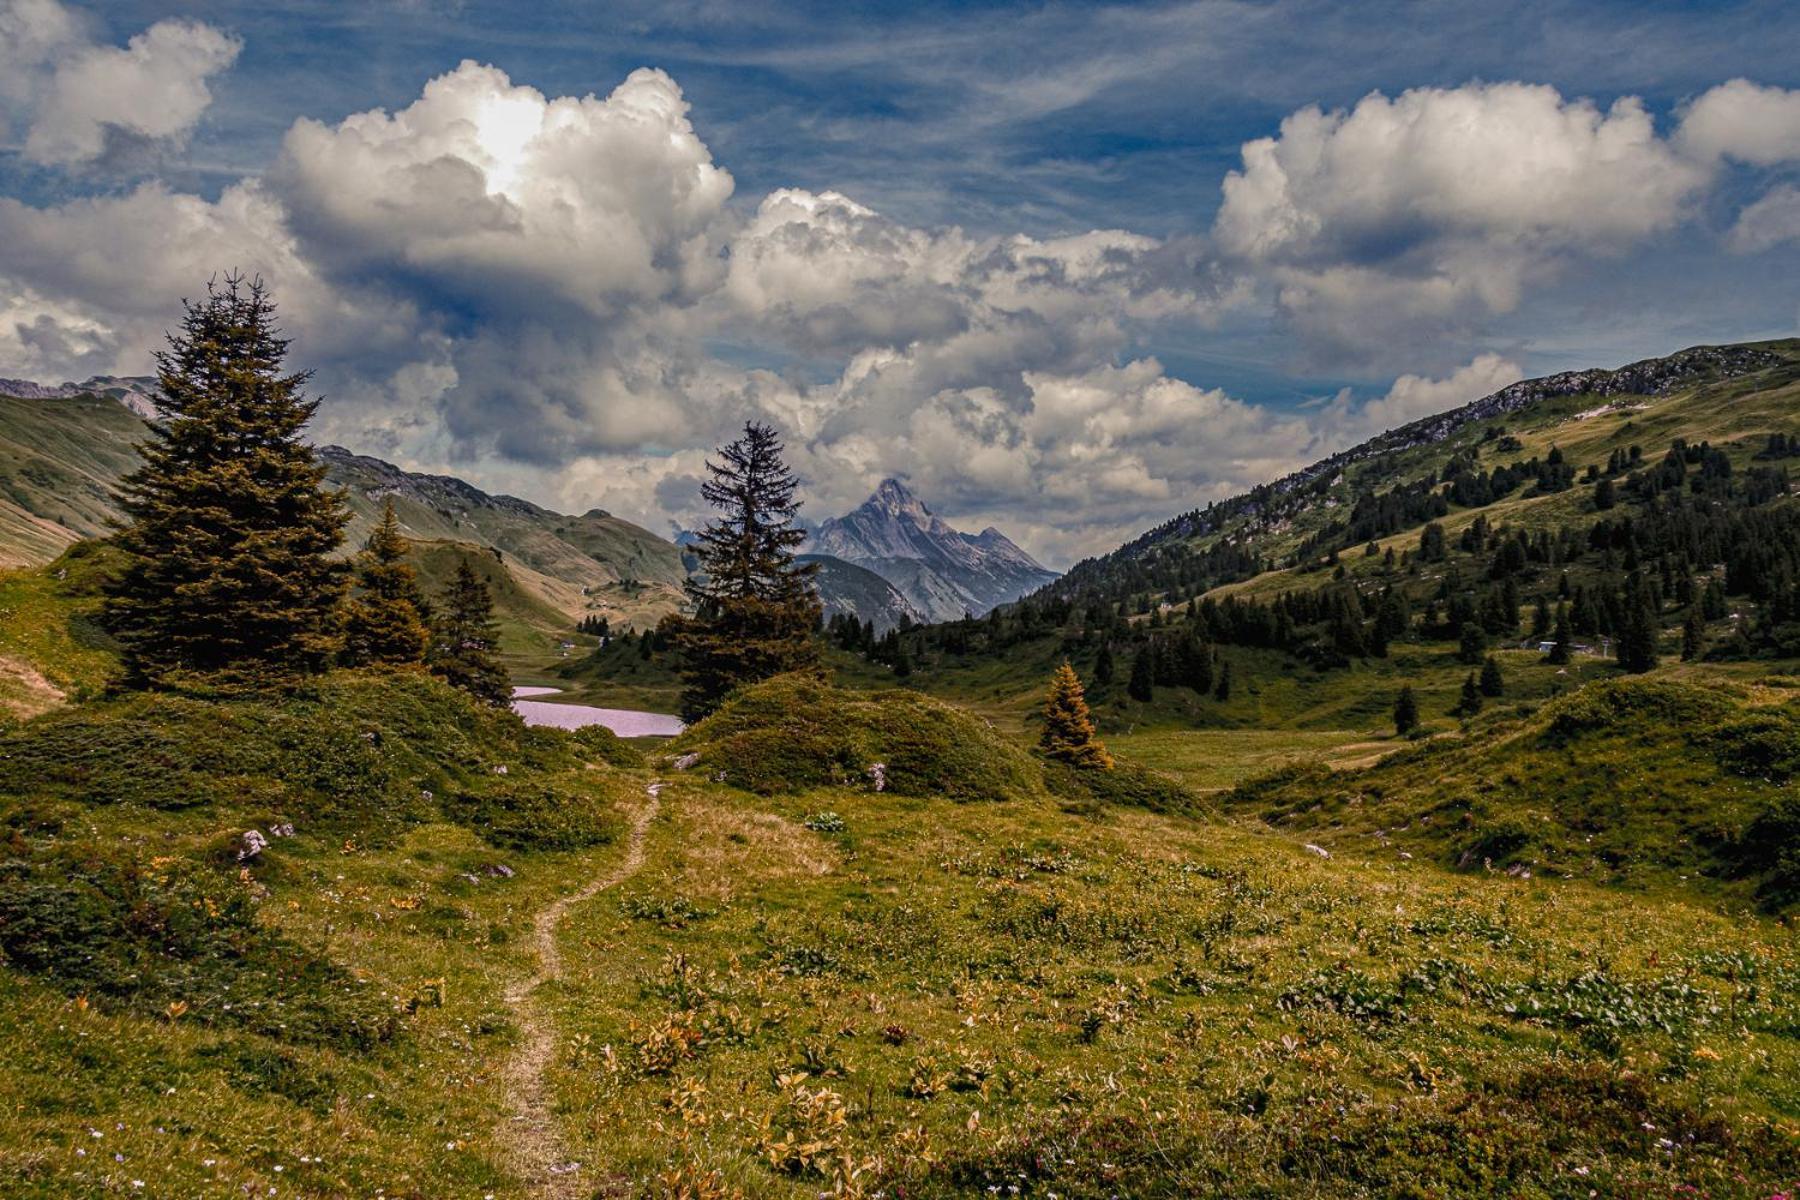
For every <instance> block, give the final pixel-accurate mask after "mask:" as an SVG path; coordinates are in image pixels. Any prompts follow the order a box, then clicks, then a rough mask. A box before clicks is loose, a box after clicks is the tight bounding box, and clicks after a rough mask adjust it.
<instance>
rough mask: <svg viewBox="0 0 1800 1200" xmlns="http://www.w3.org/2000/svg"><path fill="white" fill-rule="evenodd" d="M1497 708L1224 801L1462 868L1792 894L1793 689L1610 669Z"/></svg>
mask: <svg viewBox="0 0 1800 1200" xmlns="http://www.w3.org/2000/svg"><path fill="white" fill-rule="evenodd" d="M1521 712H1524V713H1525V714H1526V715H1520V714H1521ZM1491 716H1492V719H1490V720H1486V721H1484V722H1483V723H1479V724H1478V725H1477V726H1476V728H1475V730H1474V731H1473V732H1472V733H1471V735H1470V736H1469V737H1468V738H1467V739H1466V740H1465V739H1439V740H1434V741H1430V742H1426V743H1423V744H1420V745H1418V746H1415V747H1413V748H1411V749H1408V750H1405V751H1402V752H1400V753H1398V754H1394V755H1390V756H1389V757H1387V758H1386V759H1384V760H1382V761H1381V762H1379V763H1376V764H1375V765H1373V766H1370V767H1367V768H1364V769H1362V770H1356V771H1341V772H1334V771H1330V770H1326V769H1324V768H1321V767H1316V766H1315V767H1293V768H1288V769H1284V770H1281V771H1277V772H1275V773H1273V774H1270V775H1266V776H1263V777H1261V778H1259V779H1255V780H1251V781H1249V782H1247V783H1245V784H1243V785H1241V786H1239V787H1238V788H1237V789H1236V790H1235V791H1233V792H1231V793H1230V794H1229V795H1228V796H1227V797H1226V801H1225V802H1226V804H1227V806H1228V807H1230V808H1233V809H1236V810H1239V811H1247V812H1251V813H1254V814H1255V815H1258V816H1260V817H1262V818H1264V819H1265V820H1268V821H1270V822H1272V823H1274V824H1276V825H1277V826H1280V827H1282V828H1291V829H1295V830H1305V831H1307V836H1309V837H1314V838H1318V839H1323V840H1329V839H1333V838H1336V839H1339V840H1341V841H1343V842H1344V843H1346V844H1349V845H1355V846H1359V847H1363V848H1369V849H1372V850H1373V851H1374V852H1376V853H1380V854H1384V855H1390V856H1391V855H1393V854H1397V853H1400V852H1402V851H1406V852H1411V851H1416V850H1419V849H1420V848H1421V847H1424V848H1425V849H1426V850H1428V851H1429V852H1430V853H1431V854H1432V855H1433V856H1434V857H1436V858H1438V859H1439V860H1441V861H1444V862H1446V863H1449V864H1451V865H1455V866H1461V867H1464V868H1471V867H1472V868H1481V867H1483V866H1488V867H1493V868H1502V867H1517V868H1518V869H1531V870H1538V871H1548V872H1554V873H1559V874H1564V875H1570V876H1582V877H1588V878H1595V879H1602V880H1607V881H1611V882H1626V883H1634V884H1648V883H1650V882H1651V881H1653V880H1657V879H1660V880H1663V881H1665V882H1687V883H1694V882H1697V881H1699V880H1700V879H1702V878H1705V879H1710V880H1714V881H1721V882H1729V881H1743V882H1745V883H1748V884H1749V885H1751V886H1753V887H1754V888H1756V889H1757V890H1758V891H1759V892H1760V893H1761V894H1762V896H1763V898H1764V899H1765V900H1767V901H1769V902H1771V903H1781V902H1783V901H1784V898H1791V897H1792V895H1793V892H1794V888H1795V886H1796V880H1800V875H1796V876H1795V877H1794V878H1789V877H1788V875H1789V874H1792V873H1793V872H1794V868H1795V866H1796V865H1800V864H1796V863H1794V862H1793V856H1792V855H1791V854H1787V855H1784V854H1783V853H1782V851H1781V847H1780V845H1779V842H1780V839H1779V838H1778V837H1777V836H1776V835H1777V831H1778V830H1779V829H1785V828H1788V826H1789V824H1790V823H1792V822H1793V818H1792V817H1791V816H1790V815H1788V814H1792V813H1793V812H1794V801H1793V796H1792V784H1791V781H1792V779H1793V777H1794V775H1795V774H1796V773H1797V772H1800V696H1796V695H1794V694H1793V693H1791V692H1788V691H1785V690H1782V689H1770V688H1760V689H1750V688H1745V687H1740V686H1736V685H1732V684H1727V683H1722V682H1710V683H1697V682H1692V681H1685V680H1679V679H1668V678H1660V677H1658V678H1645V679H1614V680H1606V681H1602V682H1597V683H1594V684H1590V685H1589V686H1587V687H1585V688H1582V689H1581V690H1580V691H1577V692H1574V693H1572V694H1570V695H1567V696H1564V697H1560V698H1558V699H1555V700H1552V701H1550V702H1549V703H1546V704H1544V705H1543V706H1542V707H1541V708H1538V709H1536V710H1535V711H1530V710H1521V709H1513V710H1510V712H1501V713H1498V714H1492V715H1491ZM1796 827H1797V828H1800V825H1797V826H1796Z"/></svg>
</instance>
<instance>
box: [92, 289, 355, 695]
mask: <svg viewBox="0 0 1800 1200" xmlns="http://www.w3.org/2000/svg"><path fill="white" fill-rule="evenodd" d="M184 307H185V310H186V311H185V314H184V315H183V317H182V321H181V328H180V329H179V330H178V331H177V332H175V333H172V334H170V335H169V348H168V349H167V350H164V351H160V352H158V354H157V356H156V365H157V383H158V386H159V387H160V388H161V390H162V401H161V403H162V407H163V410H164V412H165V413H166V414H167V416H166V419H165V420H164V421H162V422H161V423H159V424H157V425H154V426H152V428H151V431H150V437H149V440H148V441H147V442H145V443H144V444H143V445H142V446H141V447H139V449H140V451H141V453H142V454H143V458H144V462H143V465H142V466H140V467H139V468H138V469H137V470H135V471H133V472H132V473H131V474H129V475H127V476H126V477H125V479H124V481H123V483H122V484H121V485H120V491H119V502H120V507H121V508H122V509H123V510H124V512H125V515H126V517H127V518H129V524H127V525H126V527H125V528H124V529H123V530H122V531H121V532H120V533H119V535H118V537H117V538H116V541H117V543H118V545H119V547H120V548H121V549H122V550H124V551H125V553H126V555H127V556H128V560H127V565H126V568H125V570H124V572H123V573H122V574H121V576H120V577H119V579H118V580H117V581H116V582H115V583H113V584H112V585H111V586H110V587H109V588H108V595H107V601H106V620H107V624H108V626H109V627H110V628H111V629H112V631H113V632H114V634H115V636H117V638H118V639H119V642H120V643H121V645H122V646H123V647H124V654H125V663H126V667H127V669H128V670H129V672H130V674H131V676H132V677H133V678H134V679H135V680H136V681H137V682H139V683H143V684H147V685H150V686H169V685H172V684H174V683H175V682H177V681H178V680H179V679H181V678H182V677H183V676H192V675H211V676H214V677H215V678H218V679H222V680H225V681H228V682H231V683H232V684H234V685H246V684H247V685H262V684H279V683H281V682H284V681H287V680H291V679H292V678H294V677H295V676H298V675H303V674H310V673H314V672H318V671H322V670H324V669H325V668H326V667H327V666H328V665H329V664H330V662H331V658H332V655H333V653H334V652H335V651H336V649H337V636H336V635H337V629H336V622H337V616H338V604H339V602H340V600H341V599H342V596H343V591H344V575H345V568H344V566H343V564H342V563H339V562H337V561H335V560H333V559H332V558H331V557H330V555H331V553H332V551H333V550H335V549H336V548H337V545H338V543H339V542H340V541H341V540H342V539H343V533H344V525H345V523H346V522H347V521H348V520H349V514H348V512H347V510H346V509H345V507H344V503H343V500H342V498H341V497H340V496H339V495H338V494H336V493H334V492H328V491H326V490H325V489H324V486H323V485H324V482H325V468H324V466H323V465H322V464H321V463H320V462H319V461H318V460H317V459H316V458H315V457H314V455H313V452H312V449H311V447H309V446H308V445H307V444H306V443H305V442H304V441H302V440H301V431H302V429H303V428H304V427H305V425H306V422H307V421H308V420H309V419H311V417H312V415H313V410H314V409H315V408H316V407H317V403H318V402H317V401H315V400H309V399H307V398H306V397H305V396H303V395H302V393H301V389H302V387H303V386H304V385H305V383H306V380H307V372H304V371H302V372H299V373H296V374H292V375H284V374H282V372H281V366H282V360H283V359H284V358H285V357H286V355H287V348H288V342H287V339H285V338H283V337H282V336H281V335H280V331H279V330H278V329H277V328H276V326H275V305H274V303H273V301H271V300H270V299H269V295H268V293H267V292H266V291H264V289H263V286H262V283H261V282H260V281H250V282H246V281H245V280H244V279H243V278H241V277H240V276H237V275H228V276H226V277H225V280H224V282H223V284H221V285H213V284H208V285H207V293H206V299H205V300H203V301H201V302H199V303H186V302H184Z"/></svg>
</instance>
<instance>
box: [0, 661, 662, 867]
mask: <svg viewBox="0 0 1800 1200" xmlns="http://www.w3.org/2000/svg"><path fill="white" fill-rule="evenodd" d="M619 749H620V750H624V749H625V748H623V747H621V748H619ZM615 756H616V757H619V758H620V761H624V757H625V756H623V755H618V754H615ZM606 757H607V756H606V753H605V752H604V751H603V750H602V751H600V752H596V751H594V750H590V749H589V748H587V747H586V746H584V745H583V743H582V741H581V740H580V739H578V738H577V737H573V736H571V735H569V734H566V733H563V732H561V731H558V730H548V729H529V728H527V727H526V726H525V725H524V724H523V723H522V722H520V721H519V719H518V718H517V717H516V716H514V715H513V714H512V713H510V712H506V711H502V710H495V709H491V708H486V707H484V706H481V705H479V704H475V703H472V702H471V701H470V700H469V699H468V698H467V697H465V696H464V695H463V694H462V693H460V692H458V691H456V690H455V689H453V688H450V687H448V686H446V685H445V684H443V683H441V682H439V681H438V680H436V679H433V678H432V677H430V676H428V675H426V674H424V673H422V672H416V671H398V672H391V673H388V672H340V673H337V674H333V675H330V676H327V677H325V678H323V679H321V680H319V681H318V682H317V683H316V684H315V685H314V686H313V687H311V688H310V689H308V690H307V691H305V692H303V693H299V694H296V695H293V696H291V697H287V698H263V699H245V700H211V699H203V698H198V697H193V696H182V695H172V694H155V693H149V694H137V695H132V696H129V697H126V698H123V699H118V700H111V701H106V702H101V703H93V704H87V705H82V706H80V707H77V708H72V709H67V710H64V711H61V712H56V713H51V714H48V715H46V716H44V717H41V718H39V719H38V720H36V721H33V722H30V723H29V724H27V725H25V726H22V727H20V728H18V729H15V730H13V731H11V732H9V733H6V734H3V735H0V802H3V801H4V800H5V798H7V797H13V798H17V799H24V798H27V797H30V798H40V799H41V798H57V799H64V800H73V801H79V802H82V803H85V804H130V805H138V806H142V807H144V808H149V809H156V810H165V811H167V810H180V809H188V808H223V809H227V810H229V811H230V812H231V813H232V814H233V815H234V816H235V817H237V818H239V819H247V820H249V821H251V822H276V821H287V822H292V823H295V824H300V825H305V826H317V825H323V826H326V827H329V828H332V829H336V830H340V831H343V832H346V833H351V834H354V835H356V836H358V837H361V838H363V839H365V840H368V839H371V838H380V837H382V836H385V835H391V834H392V833H393V832H394V831H396V830H398V829H400V828H402V827H404V826H406V825H410V824H416V823H419V822H421V821H429V820H437V819H439V818H440V816H443V815H447V816H449V817H450V818H451V819H453V820H456V821H459V822H461V823H464V824H467V825H469V826H470V827H471V828H472V829H474V830H475V831H476V832H478V833H482V834H484V835H492V836H494V837H497V838H498V839H499V840H500V841H501V842H503V843H504V844H507V845H524V844H531V843H532V840H533V839H534V838H536V837H537V836H539V833H541V835H542V837H543V840H544V844H545V845H549V846H569V845H577V844H594V843H597V842H601V841H605V840H606V839H607V837H608V836H609V829H610V825H609V824H608V823H607V821H603V820H602V819H601V817H600V816H599V814H600V813H601V812H602V811H603V810H607V809H608V807H609V804H610V801H611V800H612V799H616V798H618V794H619V793H620V792H621V791H622V790H630V789H631V788H632V787H634V786H635V785H630V784H625V783H623V782H621V781H620V780H618V779H617V778H616V777H615V776H614V775H613V774H612V773H610V772H606V771H587V770H583V769H582V768H583V766H584V764H585V763H587V762H588V761H590V760H596V761H604V760H605V759H606ZM608 820H610V818H608Z"/></svg>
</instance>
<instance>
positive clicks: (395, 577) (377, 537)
mask: <svg viewBox="0 0 1800 1200" xmlns="http://www.w3.org/2000/svg"><path fill="white" fill-rule="evenodd" d="M409 548H410V547H409V544H408V543H407V540H406V538H405V537H404V536H403V535H402V534H401V532H400V521H399V519H398V518H396V517H395V516H394V502H393V501H392V500H389V501H388V502H387V506H386V507H385V508H384V509H382V513H381V522H380V523H379V524H378V525H376V526H375V529H374V530H373V531H372V532H371V533H370V534H369V540H368V541H367V542H365V543H364V544H363V552H362V553H361V554H360V555H358V556H357V559H356V593H355V595H353V596H351V598H350V601H349V603H347V604H346V605H345V606H344V656H343V657H344V662H345V663H347V664H348V665H350V666H355V667H361V666H380V665H389V666H398V665H402V664H405V663H419V662H424V661H425V647H426V644H427V643H428V642H429V641H430V640H431V632H430V629H429V628H428V627H427V625H426V623H425V622H426V604H425V597H424V596H423V595H421V594H420V592H419V580H418V577H417V576H416V575H415V574H414V573H413V569H412V565H411V564H410V563H408V562H407V561H406V552H407V550H408V549H409Z"/></svg>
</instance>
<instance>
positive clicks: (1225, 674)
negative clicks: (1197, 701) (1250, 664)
mask: <svg viewBox="0 0 1800 1200" xmlns="http://www.w3.org/2000/svg"><path fill="white" fill-rule="evenodd" d="M1213 699H1214V700H1218V701H1221V702H1223V701H1226V700H1229V699H1231V661H1230V660H1229V659H1224V660H1221V662H1220V663H1219V683H1218V686H1217V687H1215V688H1213Z"/></svg>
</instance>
